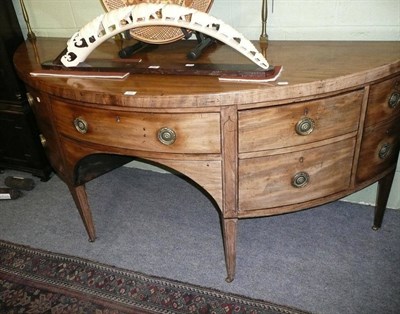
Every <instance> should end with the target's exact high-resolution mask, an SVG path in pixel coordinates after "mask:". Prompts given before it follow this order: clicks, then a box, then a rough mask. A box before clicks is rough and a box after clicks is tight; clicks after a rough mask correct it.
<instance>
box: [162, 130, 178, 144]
mask: <svg viewBox="0 0 400 314" xmlns="http://www.w3.org/2000/svg"><path fill="white" fill-rule="evenodd" d="M157 138H158V140H159V141H160V142H161V143H162V144H164V145H171V144H173V143H174V142H175V140H176V133H175V131H174V130H173V129H171V128H168V127H164V128H161V129H159V130H158V132H157Z"/></svg>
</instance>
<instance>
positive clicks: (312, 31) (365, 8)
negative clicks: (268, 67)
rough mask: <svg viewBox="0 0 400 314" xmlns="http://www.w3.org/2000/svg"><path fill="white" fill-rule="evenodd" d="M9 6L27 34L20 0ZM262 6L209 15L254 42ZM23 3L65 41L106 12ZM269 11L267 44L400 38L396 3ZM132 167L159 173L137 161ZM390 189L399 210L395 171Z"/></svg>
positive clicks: (46, 1)
mask: <svg viewBox="0 0 400 314" xmlns="http://www.w3.org/2000/svg"><path fill="white" fill-rule="evenodd" d="M0 1H1V0H0ZM113 1H118V0H113ZM120 1H123V0H120ZM13 2H14V6H15V8H16V10H17V12H18V16H19V19H20V23H21V25H22V28H23V30H24V31H25V32H26V27H25V23H24V21H23V18H22V14H21V9H20V4H19V0H13ZM261 4H262V1H261V0H214V3H213V6H212V8H211V11H210V14H212V15H213V16H215V17H217V18H220V19H222V20H223V21H224V22H226V23H228V24H230V25H231V26H233V27H234V28H235V29H237V30H238V31H240V32H241V33H243V34H244V35H245V36H246V37H247V38H248V39H258V38H259V36H260V33H261ZM272 4H273V5H272ZM25 5H26V8H27V11H28V14H29V17H30V22H31V26H32V28H33V30H34V32H35V34H36V35H37V36H45V37H51V36H55V37H67V38H69V37H71V35H72V34H73V33H74V32H76V31H77V30H79V29H80V28H81V27H82V26H83V25H85V24H86V23H87V22H89V21H91V20H92V19H93V18H94V17H96V16H97V15H100V14H102V13H104V12H105V11H104V8H103V6H102V1H101V0H25ZM268 7H269V10H268V11H269V13H268V26H267V32H268V35H269V38H270V40H377V41H379V40H396V41H398V40H400V0H268ZM272 7H273V8H272ZM272 9H273V12H272ZM134 166H137V167H144V168H146V169H152V170H158V168H152V167H148V166H147V165H146V164H142V163H136V164H134ZM399 168H400V166H399V167H398V169H399ZM399 170H400V169H399ZM375 190H376V185H374V186H372V187H370V188H367V189H364V190H363V191H360V192H359V193H356V194H353V195H352V196H350V197H348V198H346V200H348V201H352V202H362V203H368V204H373V203H374V202H375ZM392 191H393V192H392V193H391V196H390V199H389V207H391V208H400V193H394V192H395V191H400V173H399V171H398V172H397V173H396V177H395V183H394V186H393V189H392Z"/></svg>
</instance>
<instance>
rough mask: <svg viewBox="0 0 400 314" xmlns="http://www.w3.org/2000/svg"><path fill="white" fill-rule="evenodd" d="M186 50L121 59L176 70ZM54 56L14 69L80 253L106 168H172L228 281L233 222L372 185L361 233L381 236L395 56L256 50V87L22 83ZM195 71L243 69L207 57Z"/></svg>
mask: <svg viewBox="0 0 400 314" xmlns="http://www.w3.org/2000/svg"><path fill="white" fill-rule="evenodd" d="M191 45H193V44H191V43H189V42H187V41H181V42H177V43H174V44H171V45H167V46H159V47H158V48H157V49H154V50H152V51H151V52H146V51H142V52H141V53H139V55H137V56H135V58H142V60H143V62H147V64H149V65H152V64H154V65H159V64H165V63H173V64H175V63H176V64H185V63H186V62H187V60H186V59H185V55H186V52H187V51H188V50H189V49H190V47H191ZM64 47H65V40H63V39H61V40H57V39H40V40H38V41H37V42H36V46H33V44H32V43H31V42H26V43H25V44H23V45H21V46H20V48H19V49H18V51H17V53H16V56H15V61H16V66H17V71H18V74H19V75H20V77H21V78H22V79H23V80H24V82H25V83H26V84H27V86H28V88H29V92H30V94H31V96H32V107H33V108H34V112H35V115H36V118H37V120H38V123H39V126H40V130H41V132H42V133H43V135H44V137H45V138H46V141H47V144H46V151H47V154H48V157H49V160H50V162H51V164H52V165H53V167H54V169H55V171H56V172H57V173H58V175H59V176H60V177H61V178H62V179H63V180H64V181H65V183H66V184H67V185H68V187H69V189H70V191H71V194H72V196H73V197H74V200H75V203H76V205H77V207H78V210H79V212H80V214H81V217H82V220H83V222H84V225H85V227H86V230H87V232H88V234H89V238H90V240H94V239H95V238H96V234H95V228H94V224H93V220H92V215H91V210H90V207H89V203H88V199H87V195H86V192H85V183H86V182H87V181H89V180H91V179H93V178H95V177H96V176H98V175H100V174H102V173H103V172H105V171H108V170H110V169H112V167H113V163H112V162H110V160H111V159H112V158H113V156H119V157H118V162H119V163H121V162H123V160H122V161H121V156H131V157H139V158H143V159H145V160H149V161H152V162H156V163H159V164H161V165H165V166H167V167H170V168H173V169H175V170H177V171H179V172H180V173H182V174H184V175H186V176H187V177H189V178H191V179H192V180H193V181H195V182H196V183H198V185H199V186H201V187H202V188H203V189H204V190H205V191H206V192H207V193H208V194H209V195H210V196H211V197H212V198H213V199H214V200H215V203H216V204H217V205H218V209H219V212H220V216H221V221H222V226H223V233H224V244H225V255H226V265H227V272H228V278H227V280H228V281H231V280H233V278H234V274H235V264H236V231H237V222H238V219H240V218H251V217H261V216H270V215H276V214H283V213H289V212H294V211H298V210H302V209H306V208H310V207H313V206H317V205H321V204H325V203H327V202H331V201H334V200H338V199H340V198H342V197H344V196H346V195H349V194H351V193H353V192H355V191H358V190H360V189H363V188H365V187H367V186H369V185H371V184H372V183H374V182H379V184H378V186H379V188H378V199H377V205H376V215H375V221H374V224H373V226H374V228H375V229H377V228H379V227H380V226H381V223H382V218H383V213H384V210H385V208H386V204H387V200H388V196H389V192H390V189H391V185H392V180H393V176H394V174H395V169H396V163H397V158H398V153H399V145H400V43H399V42H270V43H269V47H268V50H267V59H268V61H269V62H270V63H271V64H275V65H283V67H284V72H283V73H282V75H281V77H280V78H279V80H278V82H272V83H267V84H261V83H237V82H236V83H235V82H222V81H219V80H218V78H217V77H211V76H190V75H186V76H184V75H179V76H178V75H176V76H171V75H151V74H147V75H146V74H135V75H130V76H129V77H128V78H126V79H124V80H105V79H94V78H77V77H69V78H68V77H67V78H65V77H32V76H31V75H30V73H31V72H38V71H39V72H40V71H41V64H40V62H38V60H41V61H42V62H43V61H46V60H53V59H54V58H55V57H56V56H57V55H58V54H59V52H60V51H62V50H63V48H64ZM120 48H121V43H120V42H113V41H110V42H107V43H105V44H103V45H102V46H100V47H99V48H97V49H96V51H94V52H93V54H92V56H91V57H92V58H105V57H106V58H115V57H116V56H117V54H118V51H119V49H120ZM196 62H204V63H216V64H218V63H226V62H228V63H234V64H236V63H246V62H248V61H247V59H246V60H244V57H242V56H240V55H239V54H238V53H237V52H235V51H233V50H232V49H231V48H230V47H228V46H223V45H216V46H215V47H213V49H209V50H207V51H206V52H204V54H203V55H202V56H201V58H200V59H199V60H197V61H196ZM127 92H128V93H127ZM121 188H122V189H123V188H125V187H121ZM126 188H129V187H126ZM199 215H201V213H200V212H199ZM338 215H340V213H338ZM149 219H151V217H149ZM193 223H195V222H193ZM266 254H269V253H268V252H266Z"/></svg>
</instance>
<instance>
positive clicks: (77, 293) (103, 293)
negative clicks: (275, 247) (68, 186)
mask: <svg viewBox="0 0 400 314" xmlns="http://www.w3.org/2000/svg"><path fill="white" fill-rule="evenodd" d="M0 313H85V314H86V313H96V314H121V313H228V314H229V313H254V314H255V313H267V314H272V313H286V314H300V313H306V312H303V311H300V310H297V309H293V308H290V307H286V306H281V305H277V304H273V303H270V302H266V301H261V300H254V299H251V298H247V297H243V296H239V295H234V294H230V293H225V292H222V291H218V290H214V289H209V288H203V287H199V286H195V285H191V284H187V283H182V282H178V281H174V280H170V279H165V278H159V277H154V276H149V275H145V274H141V273H137V272H134V271H130V270H124V269H119V268H116V267H112V266H107V265H104V264H100V263H96V262H92V261H89V260H85V259H82V258H77V257H72V256H67V255H62V254H56V253H51V252H46V251H43V250H38V249H33V248H30V247H26V246H22V245H17V244H13V243H9V242H5V241H1V240H0Z"/></svg>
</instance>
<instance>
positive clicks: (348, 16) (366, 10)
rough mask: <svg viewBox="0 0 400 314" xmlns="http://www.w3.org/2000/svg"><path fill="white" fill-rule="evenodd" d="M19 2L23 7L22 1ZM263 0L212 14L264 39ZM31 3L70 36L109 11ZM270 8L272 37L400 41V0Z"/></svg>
mask: <svg viewBox="0 0 400 314" xmlns="http://www.w3.org/2000/svg"><path fill="white" fill-rule="evenodd" d="M113 1H121V2H122V1H123V0H113ZM13 2H14V5H15V7H16V8H17V9H18V10H19V8H20V6H19V0H13ZM261 3H262V1H261V0H214V3H213V5H212V7H211V11H210V14H212V15H214V16H215V17H218V18H220V19H222V20H223V21H224V22H226V23H228V24H230V25H231V26H233V27H234V28H235V29H237V30H239V31H240V32H241V33H243V34H244V35H245V36H246V37H247V38H249V39H258V37H259V35H260V33H261V13H260V12H261ZM272 3H274V5H273V6H272ZM25 5H26V8H27V11H28V13H29V16H30V22H31V25H32V28H33V30H34V32H35V33H36V35H38V36H57V37H70V36H71V35H72V34H73V33H74V32H75V31H77V30H79V29H80V28H81V27H82V26H83V25H84V24H86V23H87V22H89V21H91V20H92V19H93V18H94V17H96V16H97V15H99V14H101V13H103V12H104V9H103V6H102V1H101V0H25ZM268 7H269V14H268V15H269V18H268V35H269V37H270V39H271V40H279V39H283V40H304V39H307V40H319V39H324V40H400V1H399V0H268ZM272 7H273V8H274V11H273V12H272Z"/></svg>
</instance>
